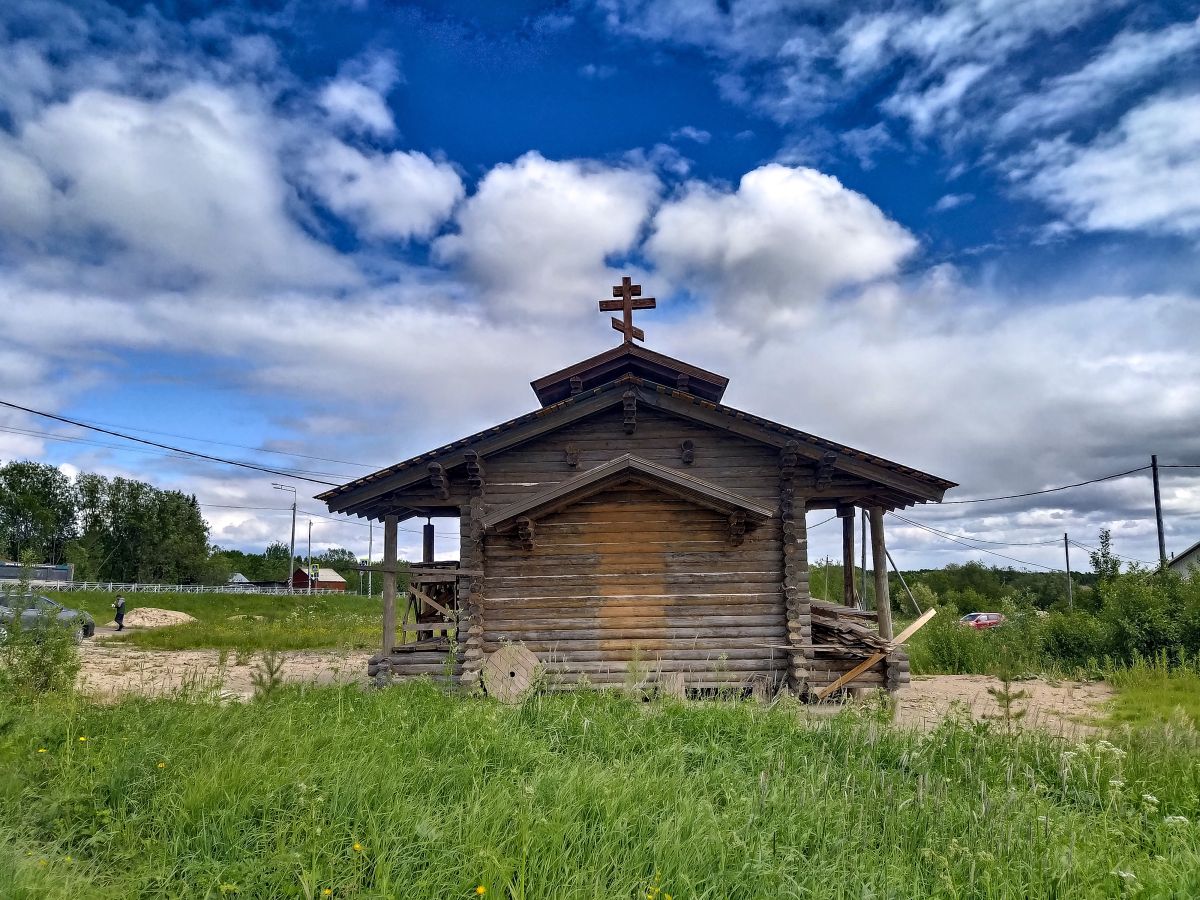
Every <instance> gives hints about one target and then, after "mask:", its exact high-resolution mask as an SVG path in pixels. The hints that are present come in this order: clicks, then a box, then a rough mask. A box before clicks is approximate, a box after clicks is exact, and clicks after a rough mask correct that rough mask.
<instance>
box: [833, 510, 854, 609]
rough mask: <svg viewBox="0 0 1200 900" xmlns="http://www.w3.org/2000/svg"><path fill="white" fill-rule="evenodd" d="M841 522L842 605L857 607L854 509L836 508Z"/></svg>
mask: <svg viewBox="0 0 1200 900" xmlns="http://www.w3.org/2000/svg"><path fill="white" fill-rule="evenodd" d="M838 518H839V519H841V520H842V603H844V604H845V605H846V606H854V607H857V606H858V603H857V601H856V600H855V592H854V507H853V506H843V507H839V508H838Z"/></svg>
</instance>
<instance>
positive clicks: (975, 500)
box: [941, 466, 1191, 506]
mask: <svg viewBox="0 0 1200 900" xmlns="http://www.w3.org/2000/svg"><path fill="white" fill-rule="evenodd" d="M1149 468H1150V467H1149V466H1139V467H1138V468H1136V469H1130V470H1129V471H1127V472H1117V473H1115V474H1113V475H1104V476H1102V477H1100V478H1091V479H1089V480H1087V481H1077V482H1075V483H1074V484H1064V485H1060V486H1059V487H1052V488H1045V489H1044V490H1040V491H1025V492H1024V493H1021V494H1008V495H1006V496H1004V497H975V498H973V499H970V500H943V501H942V504H941V505H942V506H950V505H951V504H956V503H991V502H992V501H995V500H1017V499H1019V498H1021V497H1036V496H1038V495H1039V494H1053V493H1055V492H1056V491H1066V490H1070V489H1071V488H1077V487H1083V486H1084V485H1086V484H1098V483H1099V482H1101V481H1112V479H1114V478H1124V477H1125V476H1126V475H1133V474H1134V473H1135V472H1145V471H1146V470H1147V469H1149ZM1164 468H1165V467H1164ZM1172 468H1191V467H1190V466H1178V467H1172Z"/></svg>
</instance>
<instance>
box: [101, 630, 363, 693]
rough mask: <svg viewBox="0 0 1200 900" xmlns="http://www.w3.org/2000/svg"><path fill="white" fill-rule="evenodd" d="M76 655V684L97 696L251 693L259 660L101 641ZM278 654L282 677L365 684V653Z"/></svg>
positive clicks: (294, 651)
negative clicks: (185, 691)
mask: <svg viewBox="0 0 1200 900" xmlns="http://www.w3.org/2000/svg"><path fill="white" fill-rule="evenodd" d="M81 656H82V659H83V669H82V670H81V671H80V673H79V686H80V688H82V689H83V690H84V691H85V692H87V693H88V694H91V695H92V696H95V697H97V698H107V697H116V696H119V695H121V694H130V693H133V694H145V695H149V696H159V695H162V694H169V693H172V692H174V691H178V690H180V689H181V688H186V689H200V690H216V691H218V692H220V694H221V695H222V696H225V697H231V698H232V697H251V696H253V695H254V684H253V681H252V679H253V677H254V673H255V672H256V671H257V670H258V666H259V661H260V656H259V655H258V654H255V655H254V656H252V657H250V658H249V659H240V660H239V658H238V655H237V654H236V653H235V652H234V651H230V652H229V653H228V654H226V656H225V662H224V664H223V665H222V662H221V654H220V653H218V652H217V651H216V650H140V649H137V648H135V647H129V646H127V645H125V644H119V643H114V642H109V641H104V640H98V641H97V640H90V641H85V642H84V645H83V652H82V654H81ZM282 656H283V659H284V663H283V671H282V673H281V675H282V677H283V680H284V681H291V682H309V683H312V684H333V683H335V682H354V681H357V682H362V683H363V684H366V683H367V659H368V657H369V656H370V654H369V653H339V652H335V651H321V650H293V651H290V652H288V653H284V654H282ZM239 663H240V664H239Z"/></svg>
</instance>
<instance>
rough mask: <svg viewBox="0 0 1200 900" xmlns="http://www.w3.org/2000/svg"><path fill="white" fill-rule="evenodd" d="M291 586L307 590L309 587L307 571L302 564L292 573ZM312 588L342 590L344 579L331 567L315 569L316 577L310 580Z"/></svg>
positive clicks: (317, 589)
mask: <svg viewBox="0 0 1200 900" xmlns="http://www.w3.org/2000/svg"><path fill="white" fill-rule="evenodd" d="M292 587H293V588H294V589H295V590H298V591H300V590H303V591H307V590H308V588H309V578H308V572H307V571H306V570H305V569H304V567H303V566H300V567H298V568H297V569H296V571H295V572H294V573H292ZM312 589H313V590H314V591H342V592H344V591H345V590H346V579H345V578H343V577H342V576H341V575H339V574H338V573H337V572H335V571H334V570H333V569H325V568H321V569H317V577H316V578H315V579H313V581H312Z"/></svg>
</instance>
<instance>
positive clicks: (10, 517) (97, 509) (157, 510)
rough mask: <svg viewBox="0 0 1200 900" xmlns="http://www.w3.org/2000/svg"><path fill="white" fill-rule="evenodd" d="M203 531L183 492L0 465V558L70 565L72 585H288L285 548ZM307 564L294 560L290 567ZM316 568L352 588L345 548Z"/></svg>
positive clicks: (354, 580)
mask: <svg viewBox="0 0 1200 900" xmlns="http://www.w3.org/2000/svg"><path fill="white" fill-rule="evenodd" d="M209 535H210V529H209V525H208V522H206V521H205V519H204V516H203V515H202V514H201V512H200V505H199V503H197V502H196V497H195V496H194V495H190V494H185V493H183V492H182V491H169V490H163V489H161V488H157V487H154V486H153V485H151V484H147V483H146V482H144V481H137V480H135V479H131V478H121V477H115V478H108V477H106V476H103V475H97V474H94V473H90V472H80V473H79V474H78V475H76V476H75V477H74V478H70V477H68V476H67V475H66V474H64V473H63V472H62V471H60V470H59V469H58V468H56V467H55V466H52V465H48V464H46V463H38V462H31V461H14V462H9V463H7V464H5V465H3V466H0V557H3V558H5V559H8V560H11V561H13V562H26V561H32V562H34V563H47V564H50V565H61V564H63V563H69V564H72V565H74V567H75V579H76V580H77V581H122V582H138V583H142V584H212V585H220V584H225V583H226V582H227V581H228V580H229V577H230V576H231V575H232V574H233V573H234V572H240V573H241V574H242V575H245V576H246V578H247V579H249V580H250V581H280V582H283V581H287V577H288V570H289V564H288V556H289V553H288V547H287V545H286V544H284V543H281V542H276V543H273V544H271V545H270V546H268V547H267V548H266V550H265V551H264V552H263V553H244V552H242V551H239V550H224V549H222V548H220V547H217V546H215V545H212V544H210V543H209ZM305 562H306V560H302V559H301V558H300V557H297V558H295V559H294V560H292V566H300V565H304V564H305ZM313 563H314V564H317V565H321V566H325V567H328V568H332V569H336V570H337V571H338V572H339V574H341V575H342V577H343V578H345V579H346V581H347V589H348V590H352V591H353V590H356V589H357V587H358V574H357V571H356V569H355V567H356V566H357V565H358V559H357V558H356V557H355V555H354V554H353V553H352V552H351V551H350V550H346V549H343V548H333V549H331V550H328V551H326V552H325V553H323V554H321V555H320V556H315V557H313ZM376 580H377V581H380V580H381V579H376ZM377 587H378V585H377Z"/></svg>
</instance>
